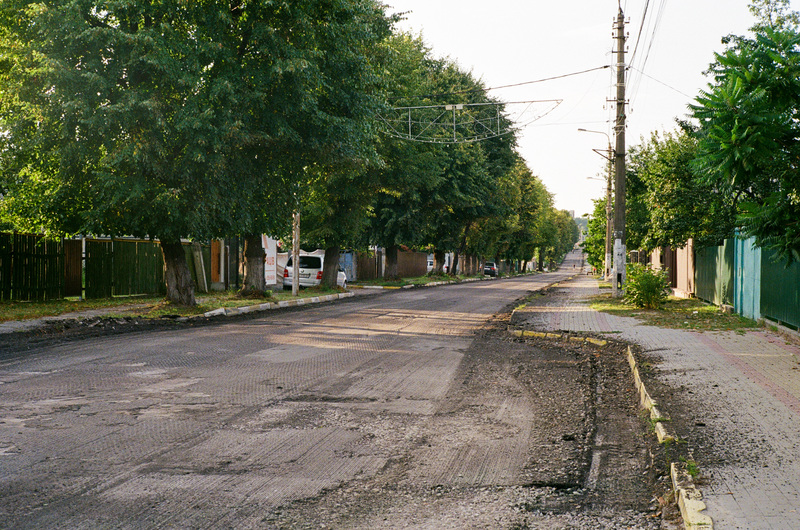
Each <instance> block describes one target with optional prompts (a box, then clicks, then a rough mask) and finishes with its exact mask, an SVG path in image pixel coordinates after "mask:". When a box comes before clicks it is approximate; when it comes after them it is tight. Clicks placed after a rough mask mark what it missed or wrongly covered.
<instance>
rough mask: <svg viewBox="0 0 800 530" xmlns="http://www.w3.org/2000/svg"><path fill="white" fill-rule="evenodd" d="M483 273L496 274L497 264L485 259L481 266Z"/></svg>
mask: <svg viewBox="0 0 800 530" xmlns="http://www.w3.org/2000/svg"><path fill="white" fill-rule="evenodd" d="M483 273H484V274H488V275H489V276H497V265H496V264H495V262H494V261H487V262H486V264H484V266H483Z"/></svg>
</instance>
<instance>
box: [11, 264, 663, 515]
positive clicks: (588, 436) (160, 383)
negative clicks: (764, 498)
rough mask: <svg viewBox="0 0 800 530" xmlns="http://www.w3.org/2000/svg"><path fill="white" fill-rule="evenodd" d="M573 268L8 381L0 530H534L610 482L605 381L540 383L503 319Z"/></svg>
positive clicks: (68, 358)
mask: <svg viewBox="0 0 800 530" xmlns="http://www.w3.org/2000/svg"><path fill="white" fill-rule="evenodd" d="M575 267H577V268H579V267H580V262H576V261H567V262H565V264H564V266H563V267H562V269H561V270H560V272H554V273H549V274H543V275H537V276H529V277H522V278H515V279H508V280H500V281H494V282H479V283H471V284H461V285H453V286H447V287H439V288H430V289H413V290H403V291H394V292H390V293H385V294H380V295H376V296H369V297H358V298H355V299H350V300H348V301H344V302H339V303H335V304H326V305H320V306H316V307H310V308H303V309H300V310H286V311H280V312H274V313H268V314H264V315H263V316H259V317H257V318H251V319H249V320H246V319H241V320H237V321H233V322H223V323H218V324H212V325H208V326H204V327H200V328H185V329H173V330H165V331H156V332H139V333H130V334H124V335H115V336H109V337H101V338H97V337H94V338H86V339H82V340H81V339H78V340H71V341H68V342H66V343H64V344H59V345H53V346H48V347H41V348H37V349H34V350H31V351H30V352H28V353H26V355H25V356H24V357H22V358H18V359H15V360H11V361H6V362H3V363H1V364H0V527H14V528H97V527H104V528H118V527H119V528H152V527H176V528H220V527H237V528H242V527H252V528H265V527H267V528H269V527H274V528H288V527H303V528H305V527H308V528H320V527H325V526H326V525H327V526H328V527H352V528H367V527H374V526H379V527H397V528H400V527H428V528H445V527H451V528H464V527H475V528H477V527H483V528H494V527H503V526H512V525H517V527H520V521H521V520H524V521H529V520H530V521H533V520H534V519H535V517H533V516H531V517H533V519H530V518H529V517H528V515H525V516H524V519H520V517H522V516H521V515H520V513H525V514H527V513H533V512H536V510H538V508H539V507H546V505H547V504H548V503H547V502H545V501H542V499H543V497H542V496H543V495H546V494H547V492H563V491H567V492H568V493H569V494H571V495H572V494H574V490H576V489H580V488H581V487H583V486H584V485H585V484H586V483H587V481H588V482H590V483H597V482H598V479H597V470H596V469H594V470H592V469H591V468H590V466H591V452H590V451H589V452H587V447H589V449H590V446H591V445H592V443H593V440H592V437H593V436H594V434H595V429H594V427H593V425H592V424H591V423H592V421H594V419H595V418H594V412H592V413H591V414H589V413H588V412H587V411H589V410H593V408H592V405H591V403H590V401H592V402H593V401H594V400H595V399H596V396H595V395H594V394H593V392H594V390H593V388H594V387H593V385H595V382H594V380H593V379H592V377H593V375H592V374H593V372H592V370H591V369H590V368H591V367H590V365H589V364H587V363H588V362H589V361H590V360H591V359H590V356H589V355H584V354H582V353H580V352H578V353H576V352H555V353H553V352H549V353H547V354H545V355H543V356H540V358H539V359H538V361H536V362H541V363H544V362H547V366H548V367H549V368H548V369H550V368H552V370H554V371H553V372H547V371H546V370H545V371H542V370H538V369H536V366H537V364H536V362H532V361H531V359H528V358H527V357H524V356H526V355H529V353H528V350H530V348H528V347H527V346H524V345H519V344H516V345H515V344H513V343H512V342H511V341H510V340H508V339H505V340H506V342H503V340H501V339H500V338H499V337H500V333H499V332H498V330H497V329H496V328H498V326H497V321H496V320H497V317H495V316H494V315H495V314H497V313H502V312H503V310H504V309H506V308H507V307H508V306H509V304H511V303H512V302H514V301H515V300H517V299H519V298H521V297H523V296H525V295H527V294H529V293H530V292H531V291H533V290H537V289H540V288H542V287H544V286H546V285H547V284H551V283H553V282H556V281H560V280H562V279H565V278H566V277H568V276H570V275H573V274H575V272H576V268H575ZM508 348H511V350H513V351H512V354H513V355H510V356H509V355H505V354H503V355H499V354H498V355H494V356H492V355H489V354H490V353H492V352H494V353H497V352H498V351H499V352H501V353H502V352H505V351H506V349H508ZM511 350H509V351H511ZM526 359H527V360H526ZM534 361H535V360H534ZM520 366H522V367H523V368H522V369H520ZM542 366H544V365H542ZM587 367H588V368H587ZM548 373H549V374H550V375H547V374H548ZM553 374H555V375H553ZM546 377H557V378H559V379H558V380H559V381H560V382H561V384H560V385H559V388H560V389H561V394H562V395H560V397H559V394H558V392H556V393H553V392H542V388H543V385H544V384H545V383H546V380H545V379H546ZM543 378H545V379H543ZM537 389H538V394H537ZM537 395H538V398H536V396H537ZM537 399H538V400H539V401H541V402H549V405H547V406H546V407H545V406H537V405H536V400H537ZM537 407H538V409H537ZM537 410H538V411H539V412H538V413H537V412H536V411H537ZM537 414H538V416H537ZM633 415H634V417H635V411H634V412H633ZM634 423H635V422H634ZM543 426H546V428H545V427H543ZM628 427H629V428H630V429H633V430H635V428H636V426H635V425H633V424H631V425H629V426H628ZM548 429H549V430H548ZM535 433H539V434H538V437H537V436H535V435H534V434H535ZM554 437H555V438H554ZM534 442H535V443H534ZM536 444H539V445H538V446H537V445H536ZM550 446H557V447H558V450H557V451H556V452H555V453H553V455H555V456H553V455H550V456H547V455H545V454H544V453H543V452H542V447H550ZM537 447H538V449H537ZM642 452H643V450H642V448H638V449H636V451H634V453H632V455H633V456H632V457H630V458H628V460H629V461H630V460H631V458H633V460H632V461H633V462H634V464H636V463H637V462H639V461H643V456H642V454H641V453H642ZM548 454H549V453H548ZM640 457H641V458H640ZM637 459H638V460H637ZM554 462H555V464H554ZM617 464H619V463H617ZM636 465H638V464H636ZM636 465H634V467H635V468H636V469H633V470H631V473H635V474H637V475H641V474H642V469H640V468H639V467H641V466H639V467H636ZM548 466H549V467H548ZM601 482H602V481H601ZM537 488H543V489H541V490H538V489H537ZM534 490H535V491H534ZM648 494H649V492H644V493H642V492H641V491H639V492H637V493H636V494H634V496H637V495H638V497H641V498H643V496H646V495H648ZM526 496H527V497H526ZM523 497H524V498H526V499H528V500H527V501H526V502H527V504H526V502H521V501H520V499H522V498H523ZM638 497H637V498H638ZM537 499H538V500H537ZM567 501H568V499H567ZM567 501H565V500H564V499H563V498H562V499H561V501H559V502H558V503H555V504H558V505H559V506H561V509H560V510H556V511H554V512H552V513H554V514H556V515H557V516H558V517H562V516H563V515H562V514H563V513H567V512H569V510H570V509H571V508H570V506H571V505H570V504H569V502H567ZM537 502H539V504H537ZM637 502H638V504H637V506H638V505H639V504H641V499H639V500H638V501H637ZM645 502H646V501H645ZM551 504H552V503H551ZM623 504H624V503H622V504H619V503H617V504H615V505H614V506H615V508H614V509H617V508H618V509H619V511H621V512H630V511H631V510H630V506H623ZM531 507H533V508H532V509H531V510H528V509H527V508H531ZM612 511H613V510H612ZM556 512H558V513H556ZM612 516H613V514H612ZM542 517H543V519H541V520H542V521H544V520H545V519H547V516H546V515H545V516H542ZM569 517H572V516H569ZM626 517H628V516H626ZM608 520H612V521H613V519H608ZM595 523H596V521H595V522H594V523H593V522H586V527H587V528H589V527H592V525H593V524H595ZM571 524H572V523H571ZM609 524H610V525H611V527H614V526H615V524H616V523H613V522H612V523H609ZM619 524H620V525H622V524H623V523H621V522H620V523H619ZM624 524H626V525H630V524H631V523H630V521H627V520H626V522H625V523H624Z"/></svg>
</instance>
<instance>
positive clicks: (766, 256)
mask: <svg viewBox="0 0 800 530" xmlns="http://www.w3.org/2000/svg"><path fill="white" fill-rule="evenodd" d="M695 296H697V297H698V298H700V299H702V300H706V301H708V302H712V303H714V304H716V305H731V306H733V308H734V310H735V311H736V313H738V314H740V315H742V316H744V317H747V318H752V319H754V320H758V319H760V318H768V319H770V320H774V321H776V322H779V323H781V324H784V325H787V326H789V327H793V328H800V263H792V264H791V265H787V263H786V262H785V261H781V260H777V259H776V257H775V253H774V252H772V251H770V250H766V249H760V248H758V247H756V246H755V242H754V239H752V238H751V239H741V238H731V239H728V240H726V241H725V242H724V243H723V244H722V245H719V246H716V247H707V248H704V249H698V250H697V252H696V255H695Z"/></svg>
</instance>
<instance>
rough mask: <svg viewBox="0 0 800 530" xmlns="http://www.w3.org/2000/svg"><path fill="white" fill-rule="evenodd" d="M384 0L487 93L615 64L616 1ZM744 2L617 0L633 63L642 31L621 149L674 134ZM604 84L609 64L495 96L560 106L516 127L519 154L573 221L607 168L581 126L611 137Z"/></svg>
mask: <svg viewBox="0 0 800 530" xmlns="http://www.w3.org/2000/svg"><path fill="white" fill-rule="evenodd" d="M384 1H385V2H386V3H387V4H388V5H389V6H390V8H389V11H390V12H408V13H407V14H406V15H405V16H406V20H404V21H403V22H402V23H401V24H400V28H401V29H404V30H409V31H412V32H413V33H415V34H422V36H423V38H424V40H425V42H426V43H427V44H428V46H430V47H431V48H432V51H433V54H434V55H435V56H437V57H450V58H451V59H453V60H455V61H457V62H458V64H459V65H460V66H461V67H462V68H464V69H466V70H471V71H472V73H473V75H474V76H475V77H477V78H479V79H482V80H483V81H484V82H485V84H486V86H487V87H497V86H503V85H510V84H515V83H524V82H528V81H535V80H539V79H544V78H550V77H556V76H562V75H565V74H571V73H574V72H580V71H584V70H589V69H594V68H598V67H602V66H604V65H609V64H611V63H612V60H613V57H612V55H611V50H612V47H613V44H614V43H613V39H612V37H613V34H614V32H613V26H614V22H615V19H616V16H617V13H618V10H619V4H618V0H560V1H544V0H491V1H488V0H384ZM646 3H647V4H649V7H648V13H647V16H646V17H643V12H644V6H645V4H646ZM747 5H748V2H747V1H746V0H649V1H648V0H628V1H625V0H623V2H622V8H623V11H624V13H625V18H626V22H628V25H627V27H626V32H627V33H629V34H630V37H629V39H628V42H627V47H628V50H629V52H631V53H629V54H628V56H629V59H628V60H629V61H630V56H631V55H632V52H633V50H634V47H635V45H636V42H637V37H638V35H639V33H640V29H641V34H642V37H641V39H640V44H639V47H638V49H637V50H636V54H635V57H634V61H633V66H634V68H636V69H635V70H633V71H632V75H633V78H632V79H630V80H629V85H630V86H629V90H628V95H627V99H628V101H629V102H630V108H629V111H628V115H629V117H628V128H627V139H628V145H635V144H638V143H640V139H641V137H642V136H649V135H650V133H651V132H652V131H657V130H658V131H664V130H667V131H670V130H673V129H675V118H676V117H684V116H685V115H686V114H687V105H688V104H689V103H690V102H691V100H692V99H693V98H694V97H695V96H697V94H698V93H699V91H700V90H701V89H704V88H706V86H707V84H708V80H707V79H706V78H705V77H704V76H703V71H704V70H706V69H707V67H708V65H709V64H710V63H711V62H712V61H713V59H714V52H715V51H716V52H721V51H723V49H724V47H723V45H722V44H721V42H720V40H721V38H722V37H723V36H725V35H728V34H731V33H734V34H738V35H744V34H746V33H747V30H748V28H749V27H750V26H752V25H753V22H754V19H753V17H752V16H751V15H750V13H749V11H748V9H747ZM792 6H793V8H794V9H796V10H797V9H800V0H792ZM659 13H660V16H659ZM643 19H644V25H643V24H642V21H643ZM645 59H646V61H645ZM640 72H644V74H645V75H642V74H641V73H640ZM612 77H613V74H612V71H611V69H601V70H597V71H594V72H591V73H587V74H582V75H576V76H569V77H566V78H563V79H560V80H557V81H549V82H543V83H535V84H529V85H524V86H521V87H518V88H510V89H502V90H496V91H492V92H491V93H492V95H494V96H496V97H499V98H500V99H502V100H503V101H507V102H512V101H529V100H549V99H561V100H563V102H562V103H561V105H560V106H558V107H557V108H556V109H555V110H554V111H553V112H551V113H550V114H548V115H547V116H545V117H543V118H541V119H539V120H537V121H535V122H534V123H532V124H530V125H528V126H526V127H525V128H524V129H523V131H522V134H521V135H520V141H519V150H520V153H521V154H522V156H523V157H524V158H525V160H526V161H527V162H528V166H529V167H530V168H531V170H532V171H533V172H534V173H535V174H536V175H538V176H539V177H540V178H541V179H542V181H543V182H544V183H545V185H546V186H547V188H548V189H549V190H550V192H551V193H553V194H554V195H555V203H556V207H558V208H561V209H566V210H575V214H576V215H578V216H580V215H582V214H584V213H588V212H590V211H591V209H592V202H591V201H592V199H594V198H597V197H600V196H603V194H604V190H605V184H604V183H603V182H602V181H598V180H587V177H597V176H600V177H602V178H605V171H606V169H605V168H606V166H605V161H604V159H603V158H601V157H600V155H598V154H596V153H594V152H593V151H592V149H593V148H595V149H605V148H606V147H607V144H608V140H607V138H606V137H605V136H603V135H602V134H591V133H583V132H578V128H584V129H593V130H597V131H601V132H605V133H607V134H611V123H610V122H609V119H610V117H612V116H613V112H614V110H613V105H610V104H607V103H606V100H607V99H609V98H612V97H613V96H614V94H615V93H616V92H615V90H616V89H615V88H614V87H613V82H614V80H613V79H612ZM512 107H513V108H517V107H514V106H512ZM544 108H545V106H544V105H538V106H534V107H532V108H531V111H536V110H538V109H544ZM529 112H530V111H529ZM532 116H533V114H527V115H525V116H523V119H522V121H523V122H525V121H529V119H530V118H531V117H532Z"/></svg>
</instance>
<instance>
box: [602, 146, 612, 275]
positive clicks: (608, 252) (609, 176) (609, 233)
mask: <svg viewBox="0 0 800 530" xmlns="http://www.w3.org/2000/svg"><path fill="white" fill-rule="evenodd" d="M613 157H614V151H613V150H612V149H611V140H609V141H608V157H607V158H608V174H607V175H606V261H605V268H606V270H605V271H604V274H603V278H605V279H606V280H610V279H611V270H612V268H613V267H612V264H613V252H612V242H611V236H612V235H613V230H614V214H613V213H612V212H613V211H614V207H613V206H611V179H612V178H613V172H614V158H613Z"/></svg>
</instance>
